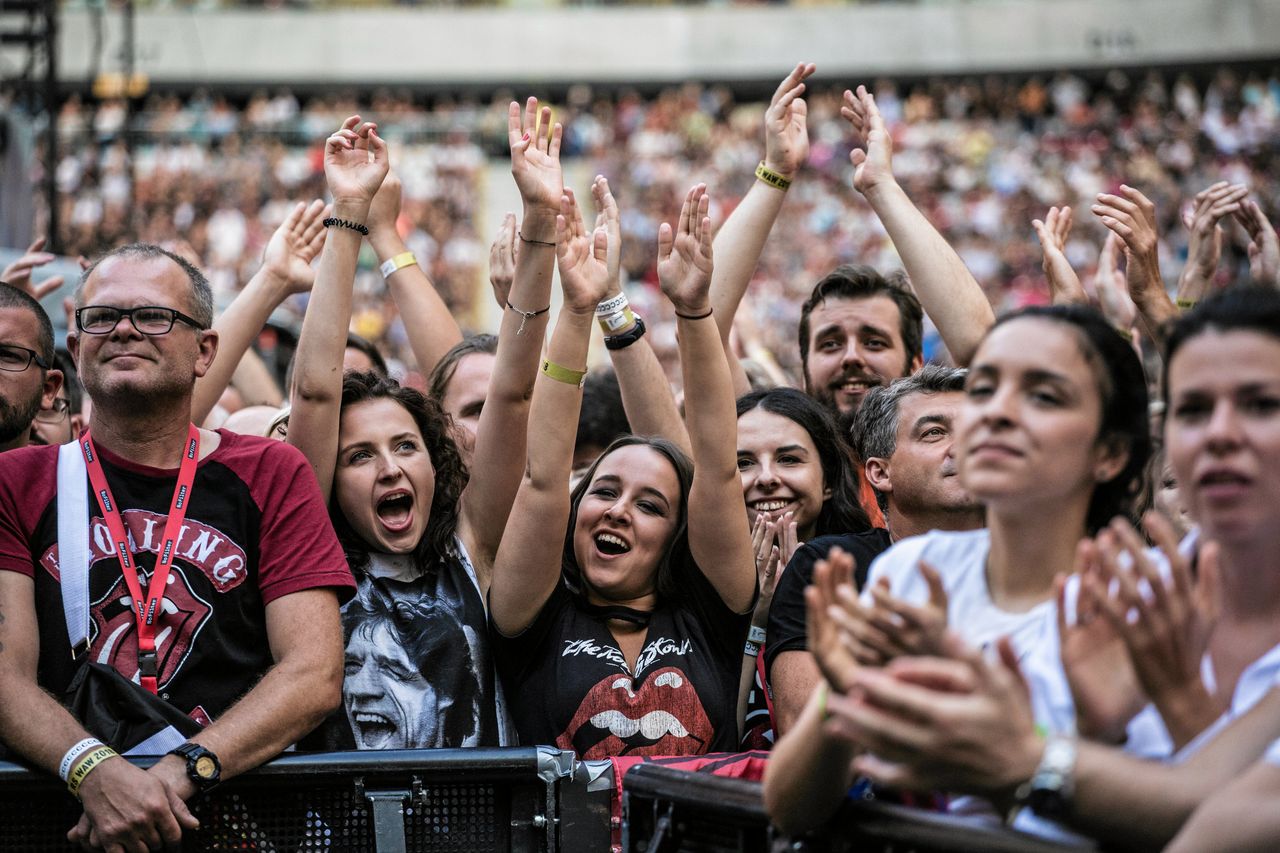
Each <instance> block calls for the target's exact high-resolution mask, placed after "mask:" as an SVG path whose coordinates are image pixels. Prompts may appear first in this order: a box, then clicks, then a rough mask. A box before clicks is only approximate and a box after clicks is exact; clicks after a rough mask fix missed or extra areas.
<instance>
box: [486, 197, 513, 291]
mask: <svg viewBox="0 0 1280 853" xmlns="http://www.w3.org/2000/svg"><path fill="white" fill-rule="evenodd" d="M519 227H520V226H519V225H518V224H517V223H516V215H515V214H514V213H508V214H507V215H505V216H503V217H502V224H501V225H499V226H498V234H497V236H495V237H494V238H493V245H491V246H490V247H489V286H490V287H492V288H493V298H494V299H495V300H496V301H497V303H498V307H499V308H503V309H505V308H506V307H507V297H508V296H510V295H511V284H512V282H514V281H515V280H516V252H518V251H519V248H518V246H519V244H518V242H517V241H516V232H517V231H518V230H519Z"/></svg>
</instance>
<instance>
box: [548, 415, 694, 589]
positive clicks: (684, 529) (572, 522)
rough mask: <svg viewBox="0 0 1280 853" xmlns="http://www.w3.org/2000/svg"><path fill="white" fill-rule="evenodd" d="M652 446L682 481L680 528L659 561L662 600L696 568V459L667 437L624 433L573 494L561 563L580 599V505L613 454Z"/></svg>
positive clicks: (570, 586)
mask: <svg viewBox="0 0 1280 853" xmlns="http://www.w3.org/2000/svg"><path fill="white" fill-rule="evenodd" d="M632 446H641V447H648V448H649V449H651V450H653V451H654V452H656V453H658V454H660V455H661V456H663V457H664V458H665V459H666V460H667V461H668V462H670V463H671V467H672V468H674V469H675V471H676V479H677V480H679V482H680V506H679V508H678V509H677V511H676V530H675V535H674V536H672V538H671V545H670V546H669V547H668V548H667V550H666V553H664V554H663V555H662V559H661V561H659V563H658V579H657V583H656V585H655V586H656V589H657V592H658V598H659V599H670V598H672V597H673V596H675V595H676V592H677V590H678V588H679V584H678V583H677V578H679V577H682V576H686V577H687V574H686V573H687V572H689V571H692V570H693V569H695V564H694V562H693V554H692V552H690V550H689V488H690V486H691V485H692V484H693V462H692V461H690V459H689V457H688V456H686V455H685V452H684V451H683V450H681V449H680V448H679V447H677V446H676V445H675V444H673V443H672V442H670V441H667V440H666V439H665V438H658V437H657V436H642V435H624V436H622V437H621V438H619V439H616V440H614V441H613V443H611V444H610V445H609V446H608V447H606V448H605V449H604V452H603V453H601V454H600V455H599V457H597V458H596V461H595V462H592V463H591V467H590V468H589V469H587V473H586V474H585V475H584V476H583V477H582V479H581V480H579V481H578V485H577V486H575V487H574V489H573V492H571V493H570V495H569V528H568V530H566V531H565V534H564V552H563V556H562V558H561V562H560V572H561V575H562V577H563V578H564V582H565V584H566V585H567V586H568V587H569V589H570V591H572V592H573V593H574V594H575V595H577V596H578V597H579V599H583V598H585V595H586V589H585V584H584V583H583V578H582V569H581V568H580V567H579V566H578V559H577V556H576V555H575V554H574V552H573V532H574V529H575V528H576V527H577V526H578V507H579V505H581V503H582V497H583V495H585V494H586V493H587V489H589V488H591V481H592V480H594V479H595V476H596V470H597V469H598V468H599V467H600V463H601V462H603V461H604V460H605V458H606V457H608V455H609V454H610V453H613V452H614V451H615V450H618V449H619V448H622V447H632Z"/></svg>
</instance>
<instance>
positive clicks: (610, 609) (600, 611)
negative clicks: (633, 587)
mask: <svg viewBox="0 0 1280 853" xmlns="http://www.w3.org/2000/svg"><path fill="white" fill-rule="evenodd" d="M582 610H583V612H585V613H587V614H588V615H590V616H594V617H596V618H597V619H602V620H605V621H608V620H610V619H617V620H618V621H620V622H630V623H631V624H633V625H641V626H644V625H648V624H649V619H650V617H652V616H653V611H652V610H636V609H635V608H634V607H624V606H623V605H621V604H605V605H596V604H585V603H584V604H583V605H582Z"/></svg>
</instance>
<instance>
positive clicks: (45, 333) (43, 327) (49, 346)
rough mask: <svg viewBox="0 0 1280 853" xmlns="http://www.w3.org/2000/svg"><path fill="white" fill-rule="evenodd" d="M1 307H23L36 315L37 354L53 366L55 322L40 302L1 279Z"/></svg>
mask: <svg viewBox="0 0 1280 853" xmlns="http://www.w3.org/2000/svg"><path fill="white" fill-rule="evenodd" d="M0 308H21V309H23V310H25V311H30V312H31V315H32V316H33V317H35V320H36V326H38V327H39V331H38V334H37V335H36V347H37V349H36V355H38V356H40V358H41V359H42V360H43V361H44V363H45V364H48V365H50V366H53V357H54V351H53V323H52V322H50V321H49V315H48V314H46V313H45V311H44V309H43V308H41V307H40V303H39V302H37V301H35V300H34V299H33V298H31V296H30V295H29V294H27V293H26V292H25V291H22V290H19V289H18V288H16V287H14V286H13V285H11V284H6V283H5V282H3V281H0Z"/></svg>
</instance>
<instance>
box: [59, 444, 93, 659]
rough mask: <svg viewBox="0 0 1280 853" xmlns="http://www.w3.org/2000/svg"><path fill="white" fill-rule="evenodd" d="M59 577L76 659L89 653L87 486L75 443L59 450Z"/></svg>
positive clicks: (68, 632) (81, 457) (78, 448)
mask: <svg viewBox="0 0 1280 853" xmlns="http://www.w3.org/2000/svg"><path fill="white" fill-rule="evenodd" d="M58 575H59V577H60V578H61V585H62V612H63V615H64V616H66V619H67V638H68V639H69V640H70V641H71V655H72V657H73V658H75V657H79V656H80V655H81V654H82V653H84V652H86V651H88V650H89V485H88V474H87V472H86V471H85V467H84V455H83V454H82V452H81V450H80V443H79V442H78V441H70V442H68V443H66V444H64V445H62V446H61V447H60V448H59V449H58Z"/></svg>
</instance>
